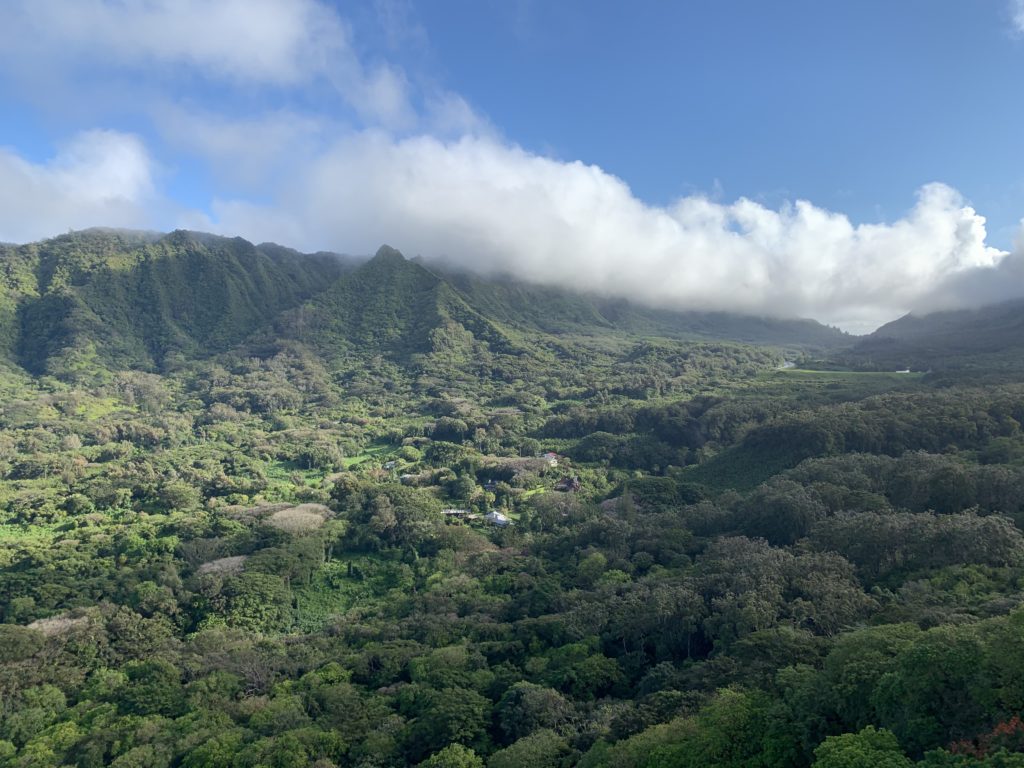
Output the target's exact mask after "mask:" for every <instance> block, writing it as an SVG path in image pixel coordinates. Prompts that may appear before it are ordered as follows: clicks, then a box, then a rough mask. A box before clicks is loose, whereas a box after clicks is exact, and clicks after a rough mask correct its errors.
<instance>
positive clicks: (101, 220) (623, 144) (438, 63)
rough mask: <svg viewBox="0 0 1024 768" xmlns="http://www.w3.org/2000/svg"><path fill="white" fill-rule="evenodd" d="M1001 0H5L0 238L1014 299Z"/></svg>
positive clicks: (753, 296)
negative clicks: (261, 248) (68, 234)
mask: <svg viewBox="0 0 1024 768" xmlns="http://www.w3.org/2000/svg"><path fill="white" fill-rule="evenodd" d="M1022 74H1024V3H1022V2H1019V0H971V2H963V1H962V0H902V1H901V2H891V0H890V1H888V2H884V1H882V0H847V1H844V2H839V1H837V2H828V3H822V2H812V1H811V0H792V1H789V0H787V1H785V2H775V3H765V2H763V1H761V2H755V1H754V0H744V1H740V0H722V1H721V2H714V3H711V2H678V3H669V2H630V3H622V2H582V1H581V2H569V1H568V0H562V1H560V2H540V1H539V0H537V1H533V0H519V1H518V2H514V1H512V0H506V1H504V2H499V1H498V0H436V1H434V2H424V3H412V2H403V1H402V0H372V1H370V0H367V1H366V2H357V3H335V2H327V0H210V1H209V2H200V1H199V0H176V1H174V2H172V0H12V1H11V2H8V3H6V4H4V6H3V7H2V8H0V98H2V99H3V101H4V104H5V109H4V118H3V121H2V122H0V147H3V149H2V150H0V240H12V241H26V240H31V239H36V238H40V237H44V236H49V235H53V234H57V233H60V232H62V231H66V230H67V229H69V228H82V227H86V226H93V225H111V226H135V227H146V228H155V229H171V228H174V227H178V226H185V227H190V228H196V229H206V230H211V231H218V232H223V233H225V234H232V235H233V234H241V235H242V236H245V237H248V238H250V239H253V240H256V241H259V240H264V239H271V240H275V241H278V242H282V243H284V244H288V245H292V246H295V247H298V248H302V249H306V250H316V249H333V250H339V251H346V252H352V253H366V252H372V251H373V250H374V249H375V248H376V246H377V245H379V244H380V243H381V242H384V241H387V242H390V243H392V244H393V245H396V246H397V247H400V248H402V249H403V250H404V251H405V252H407V253H409V254H415V253H420V254H423V255H424V256H427V257H429V258H444V259H447V260H449V261H451V262H454V263H456V264H460V265H462V266H466V267H468V268H471V269H476V270H478V271H481V272H485V273H489V272H508V273H511V274H514V275H517V276H519V277H522V278H525V279H529V280H534V281H538V282H547V283H559V284H567V283H568V284H573V285H576V286H578V287H580V288H583V289H586V290H592V291H597V292H601V293H608V294H616V295H626V296H630V297H632V298H636V299H638V300H641V301H646V302H648V303H652V304H657V305H659V306H671V307H695V308H716V309H717V308H724V309H734V310H738V311H745V312H756V313H771V314H801V315H809V316H814V317H818V318H820V319H823V320H826V321H830V322H835V323H838V324H841V325H843V326H844V327H848V328H851V329H854V330H863V329H867V328H870V327H873V326H874V325H877V324H878V323H879V322H883V321H885V320H888V319H891V318H892V317H895V316H897V315H898V314H901V313H902V312H905V311H907V310H911V309H917V310H921V311H924V310H927V309H931V308H940V307H946V306H960V305H964V304H966V303H977V302H978V301H984V300H995V299H999V298H1005V297H1007V295H1010V294H1013V295H1015V292H1016V291H1020V292H1024V289H1020V288H1019V283H1020V282H1021V281H1020V280H1019V279H1018V278H1019V277H1021V276H1024V271H1021V270H1020V269H1019V267H1018V264H1019V263H1020V257H1019V256H1018V254H1017V252H1016V251H1015V244H1016V241H1017V237H1018V233H1019V231H1020V219H1021V217H1022V216H1024V166H1022V164H1021V162H1020V160H1021V156H1022V152H1021V149H1022V147H1021V144H1022V142H1024V131H1021V130H1020V129H1019V126H1020V125H1021V124H1022V120H1021V118H1022V117H1024V115H1022V112H1024V102H1022V101H1021V99H1020V98H1019V91H1020V82H1021V75H1022Z"/></svg>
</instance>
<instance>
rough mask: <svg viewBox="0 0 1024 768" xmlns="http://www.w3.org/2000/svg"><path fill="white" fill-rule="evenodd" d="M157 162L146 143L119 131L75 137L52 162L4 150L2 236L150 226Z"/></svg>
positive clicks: (0, 152)
mask: <svg viewBox="0 0 1024 768" xmlns="http://www.w3.org/2000/svg"><path fill="white" fill-rule="evenodd" d="M153 176H154V165H153V162H152V160H151V159H150V157H149V154H148V153H147V151H146V148H145V147H144V146H143V144H142V142H141V141H140V140H139V139H138V138H137V137H135V136H132V135H130V134H124V133H118V132H116V131H87V132H85V133H81V134H79V135H78V136H76V137H75V138H74V139H73V140H72V141H71V142H69V143H68V144H67V145H66V146H65V147H63V148H62V149H61V151H60V152H59V153H58V154H57V155H56V156H55V157H54V158H53V159H51V160H50V161H48V162H46V163H41V164H40V163H32V162H29V161H28V160H26V159H25V158H23V157H21V156H20V155H18V154H17V153H16V152H14V151H13V150H10V149H0V240H3V241H7V242H27V241H30V240H37V239H40V238H42V237H48V236H52V235H53V234H55V233H58V232H61V231H63V230H66V229H83V228H85V227H92V226H97V225H106V226H113V227H146V226H149V225H151V223H152V218H151V212H152V207H153V206H154V205H155V204H157V203H156V198H155V195H154V184H153Z"/></svg>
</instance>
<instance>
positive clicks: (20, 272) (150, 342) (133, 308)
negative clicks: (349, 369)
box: [0, 229, 848, 377]
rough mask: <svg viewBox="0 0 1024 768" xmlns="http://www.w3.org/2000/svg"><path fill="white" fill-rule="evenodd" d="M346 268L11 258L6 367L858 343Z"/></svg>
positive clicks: (131, 252) (336, 262)
mask: <svg viewBox="0 0 1024 768" xmlns="http://www.w3.org/2000/svg"><path fill="white" fill-rule="evenodd" d="M351 266H352V262H350V261H343V260H340V259H339V258H338V257H336V256H335V255H333V254H313V255H303V254H299V253H297V252H296V251H292V250H290V249H288V248H284V247H282V246H279V245H274V244H272V243H264V244H261V245H258V246H254V245H252V244H251V243H249V242H247V241H245V240H242V239H241V238H233V239H231V238H223V237H217V236H213V235H205V234H201V233H195V232H184V231H177V232H172V233H171V234H168V235H161V234H158V233H148V232H126V231H115V230H101V229H97V230H87V231H83V232H76V233H70V234H68V235H63V236H61V237H56V238H53V239H51V240H46V241H43V242H40V243H32V244H29V245H24V246H0V270H2V271H0V354H2V356H3V358H5V359H6V360H7V361H8V362H9V363H10V362H14V363H17V364H18V365H20V366H22V367H23V368H25V369H26V370H28V371H30V372H31V373H33V374H37V375H38V374H43V373H50V374H56V375H58V376H64V377H80V376H82V375H87V374H88V373H89V372H90V371H93V372H94V371H96V370H103V369H107V370H118V369H123V368H142V369H149V370H163V369H165V368H166V367H167V366H169V365H174V364H177V363H180V362H183V361H188V360H191V359H194V358H198V357H204V356H208V355H209V354H211V353H218V352H223V351H226V350H228V349H231V348H233V347H236V346H238V345H240V344H243V343H245V342H247V341H248V340H253V339H261V340H262V341H264V342H270V343H271V344H276V343H277V342H279V341H282V340H287V339H293V340H299V341H301V342H303V343H305V344H307V345H308V346H310V347H312V348H314V349H317V350H318V351H320V352H321V353H322V354H324V355H326V356H327V357H336V356H338V355H344V356H351V355H353V354H354V355H357V356H365V355H367V354H371V355H374V354H383V355H385V356H387V357H388V358H389V359H391V360H393V361H395V362H398V363H399V364H403V365H406V364H409V363H415V364H417V365H418V364H422V363H423V362H424V360H423V356H427V357H429V358H432V359H434V360H435V361H436V360H442V361H444V363H445V364H456V365H457V364H459V363H460V362H465V361H468V360H470V359H478V360H488V359H489V356H491V355H510V356H513V357H522V356H528V357H531V358H536V359H537V360H541V361H543V360H548V359H550V358H551V356H552V355H554V356H559V355H563V354H564V350H565V348H566V345H567V344H568V345H569V346H570V347H572V348H575V347H576V346H578V344H577V343H576V342H574V341H567V339H571V338H575V337H591V338H598V337H608V336H613V337H616V338H618V339H620V342H619V343H620V344H621V343H624V340H625V339H635V338H637V337H651V336H661V337H665V338H668V339H679V340H687V341H721V340H729V341H740V342H744V343H753V344H766V345H772V346H779V347H788V348H793V349H813V350H817V351H827V350H830V349H834V348H835V347H837V346H842V345H843V344H845V343H847V341H848V337H846V336H845V335H844V334H842V333H841V332H839V331H837V330H835V329H833V328H828V327H825V326H823V325H820V324H818V323H815V322H814V321H810V320H777V319H768V318H756V317H743V316H738V315H732V314H727V313H703V312H672V311H667V310H653V309H649V308H646V307H642V306H639V305H636V304H632V303H630V302H627V301H623V300H610V299H605V298H599V297H595V296H588V295H584V294H580V293H576V292H573V291H569V290H564V289H561V288H552V287H542V286H536V285H531V284H527V283H523V282H518V281H514V280H510V279H483V278H478V277H473V276H470V275H467V274H461V273H454V272H451V271H439V270H438V269H436V268H435V267H433V266H431V265H427V264H424V263H422V262H419V261H407V260H406V259H405V258H404V257H402V255H401V254H400V253H398V252H397V251H395V250H393V249H391V248H388V247H387V246H385V247H382V248H381V249H380V251H379V252H378V253H377V255H376V256H375V257H374V258H373V259H370V260H369V261H367V262H365V263H364V264H361V265H359V266H358V268H355V269H351V268H350V267H351ZM556 337H565V338H564V339H563V340H559V339H558V338H556ZM413 356H419V357H416V358H415V359H414V357H413Z"/></svg>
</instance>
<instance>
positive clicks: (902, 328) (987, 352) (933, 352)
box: [841, 299, 1024, 371]
mask: <svg viewBox="0 0 1024 768" xmlns="http://www.w3.org/2000/svg"><path fill="white" fill-rule="evenodd" d="M841 359H842V360H843V361H845V362H848V363H851V364H854V365H857V366H860V367H868V368H877V369H882V370H901V369H905V368H910V369H912V370H975V371H977V370H980V371H998V370H1016V369H1019V368H1020V367H1021V366H1022V365H1024V300H1019V299H1018V300H1015V301H1008V302H1003V303H1000V304H993V305H991V306H986V307H981V308H978V309H963V310H955V311H948V312H934V313H932V314H928V315H922V316H918V315H913V314H910V315H905V316H904V317H901V318H900V319H898V320H894V321H893V322H891V323H887V324H886V325H883V326H882V327H881V328H879V329H878V330H877V331H875V332H874V333H872V334H871V335H870V336H867V337H865V338H864V339H862V340H861V341H860V342H859V343H858V344H857V345H856V346H855V347H854V348H853V349H852V350H850V351H849V352H848V353H845V354H844V355H842V357H841Z"/></svg>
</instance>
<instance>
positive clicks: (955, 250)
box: [214, 132, 1003, 329]
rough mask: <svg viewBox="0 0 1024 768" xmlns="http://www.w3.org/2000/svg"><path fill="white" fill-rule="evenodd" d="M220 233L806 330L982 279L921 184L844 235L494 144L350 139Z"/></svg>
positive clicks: (223, 219) (968, 241) (982, 255)
mask: <svg viewBox="0 0 1024 768" xmlns="http://www.w3.org/2000/svg"><path fill="white" fill-rule="evenodd" d="M214 219H215V221H216V226H218V227H219V228H220V229H221V230H222V231H224V232H230V233H238V232H240V233H242V234H243V235H246V236H250V237H252V238H254V239H257V240H279V241H282V242H287V243H289V244H294V245H298V246H302V247H306V248H310V249H313V248H323V247H331V248H335V249H338V250H343V251H347V252H355V253H359V252H362V253H367V252H372V251H373V250H374V249H375V248H376V247H377V246H378V245H379V244H380V243H382V242H388V243H391V244H392V245H395V246H397V247H400V248H402V249H404V250H405V251H406V252H407V253H409V254H416V253H420V254H423V255H424V256H427V257H434V258H444V259H447V260H449V261H450V262H453V263H455V264H457V265H460V266H464V267H467V268H470V269H473V270H476V271H479V272H484V273H495V272H507V273H510V274H512V275H515V276H518V277H520V278H524V279H527V280H532V281H536V282H542V283H552V284H558V285H564V286H570V287H575V288H578V289H581V290H588V291H595V292H599V293H602V294H608V295H616V296H628V297H632V298H635V299H637V300H640V301H644V302H648V303H652V304H656V305H658V306H664V307H675V308H699V309H731V310H736V311H743V312H753V313H766V314H783V315H791V316H792V315H804V316H813V317H816V318H819V319H822V320H827V321H831V322H835V323H839V324H842V325H844V326H845V327H850V328H858V329H862V328H864V327H866V326H868V325H872V324H875V325H877V324H879V323H881V322H883V321H885V320H888V319H891V318H892V317H894V316H895V315H897V314H899V313H901V312H904V311H907V310H909V309H910V308H911V307H913V306H914V305H915V302H916V301H917V300H918V299H920V298H921V297H922V296H925V295H927V294H929V293H930V292H932V291H933V290H934V289H935V288H936V286H938V285H939V284H940V283H942V281H943V280H945V279H946V278H947V277H948V276H950V275H952V274H956V273H959V272H962V271H964V270H968V269H971V268H976V267H986V268H990V267H991V266H992V265H994V264H995V263H997V262H998V261H999V260H1000V258H1001V257H1002V255H1003V254H1002V252H1000V251H998V250H996V249H994V248H990V247H988V246H987V245H986V244H985V220H984V218H983V217H982V216H980V215H978V214H977V213H976V212H975V211H974V210H973V209H972V208H970V207H969V206H967V205H966V204H965V203H964V201H963V200H962V199H961V198H960V196H959V195H958V194H957V193H956V192H955V191H954V190H952V189H950V188H949V187H946V186H944V185H942V184H930V185H928V186H925V187H923V188H922V189H921V190H920V191H919V194H918V199H917V203H916V204H915V205H914V207H913V208H912V209H911V210H910V211H909V212H908V213H907V215H906V216H905V217H904V218H902V219H900V220H899V221H896V222H893V223H890V224H864V225H854V224H852V223H851V222H850V221H849V219H848V218H847V217H846V216H844V215H842V214H839V213H834V212H830V211H827V210H824V209H821V208H818V207H816V206H814V205H812V204H811V203H809V202H806V201H798V202H796V203H794V204H791V205H786V206H784V207H783V208H781V209H779V210H772V209H769V208H766V207H765V206H763V205H760V204H758V203H755V202H752V201H750V200H746V199H740V200H738V201H736V202H734V203H731V204H722V203H717V202H712V201H710V200H708V199H707V198H705V197H700V196H691V197H686V198H682V199H680V200H679V201H677V202H676V203H674V204H673V205H671V206H668V207H655V206H649V205H646V204H644V203H643V202H642V201H640V200H638V199H637V198H636V197H634V196H633V194H632V193H631V191H630V189H629V187H628V186H627V185H626V184H625V183H623V182H622V181H621V180H619V179H617V178H615V177H614V176H611V175H609V174H607V173H605V172H604V171H602V170H601V169H600V168H598V167H596V166H588V165H584V164H582V163H578V162H576V163H564V162H559V161H556V160H552V159H549V158H545V157H540V156H537V155H534V154H531V153H529V152H527V151H524V150H523V149H521V148H518V147H515V146H509V145H507V144H503V143H501V142H500V141H498V140H497V139H495V138H493V137H464V138H462V139H460V140H458V141H453V142H443V141H441V140H439V139H436V138H431V137H426V136H421V137H415V138H409V139H405V140H394V139H393V138H391V137H389V136H388V135H387V134H384V133H380V132H364V133H360V134H353V135H350V136H348V137H346V138H344V139H343V140H341V141H340V142H338V143H337V144H335V145H334V146H333V147H331V148H330V149H329V150H328V151H326V152H324V153H323V154H322V155H320V156H318V157H316V158H315V159H314V160H313V161H311V162H309V163H308V164H306V165H305V166H304V167H297V168H295V169H293V172H292V174H291V176H290V178H289V180H288V182H287V183H286V184H285V185H284V186H283V187H282V189H281V190H280V193H279V196H278V197H277V198H276V199H275V200H274V201H273V203H272V204H270V205H255V204H252V203H248V202H245V201H241V200H221V201H219V202H217V203H215V205H214Z"/></svg>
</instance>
